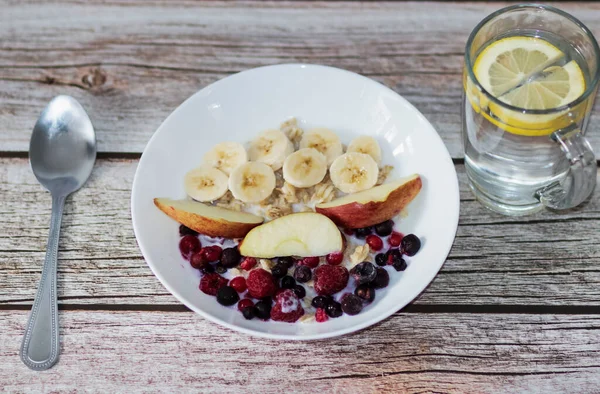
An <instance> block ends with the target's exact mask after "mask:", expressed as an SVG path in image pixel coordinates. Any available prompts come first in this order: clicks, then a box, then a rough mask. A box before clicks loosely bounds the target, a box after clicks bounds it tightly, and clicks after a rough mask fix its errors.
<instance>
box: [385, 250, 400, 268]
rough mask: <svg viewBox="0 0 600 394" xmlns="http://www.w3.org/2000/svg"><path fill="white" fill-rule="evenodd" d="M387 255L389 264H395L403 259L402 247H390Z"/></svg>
mask: <svg viewBox="0 0 600 394" xmlns="http://www.w3.org/2000/svg"><path fill="white" fill-rule="evenodd" d="M385 255H386V256H387V265H393V264H394V262H396V261H400V260H402V253H401V252H400V249H390V250H388V251H387V253H386V254H385Z"/></svg>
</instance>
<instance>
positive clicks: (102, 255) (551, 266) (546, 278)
mask: <svg viewBox="0 0 600 394" xmlns="http://www.w3.org/2000/svg"><path fill="white" fill-rule="evenodd" d="M136 166H137V161H135V160H131V161H130V160H99V161H98V162H97V164H96V167H95V168H94V172H93V173H92V177H91V179H90V181H89V183H88V184H87V185H86V187H84V188H82V189H81V190H80V191H79V192H77V193H75V194H74V195H73V196H72V197H71V198H70V199H69V200H68V201H67V204H66V208H65V216H64V219H63V227H62V233H61V243H60V251H59V283H60V284H59V297H60V302H61V303H62V304H63V305H68V304H71V305H73V304H76V305H79V304H88V305H92V304H112V305H117V304H128V305H134V304H137V305H139V304H154V305H159V304H160V305H176V304H178V302H177V301H176V300H175V299H174V298H173V297H172V296H171V295H170V294H169V293H168V292H167V291H166V290H165V289H164V288H163V287H162V285H161V284H160V283H159V282H158V280H157V279H156V278H155V277H154V275H153V274H152V272H151V271H150V269H149V268H148V267H147V265H146V263H145V262H144V260H143V258H142V257H141V253H140V251H139V249H138V247H137V244H136V242H135V237H134V234H133V229H132V224H131V219H130V210H129V199H130V192H131V182H132V180H133V175H134V172H135V168H136ZM457 171H458V174H459V180H460V190H461V216H460V226H459V229H458V233H457V237H456V241H455V243H454V247H453V249H452V251H451V253H450V256H449V257H448V260H447V262H446V264H445V265H444V268H443V269H442V271H441V273H440V274H439V275H438V276H437V278H436V279H435V281H434V282H433V283H432V284H431V286H430V287H429V288H428V289H427V290H426V291H425V293H424V294H422V295H421V296H420V297H419V298H418V300H417V301H416V302H415V304H417V305H431V304H436V305H440V304H444V305H446V304H451V305H482V306H484V305H533V306H535V305H540V306H543V305H546V306H547V305H596V306H600V270H599V269H598V267H599V266H600V252H599V250H598V247H597V244H598V242H599V235H598V234H600V200H599V199H598V197H599V195H600V191H599V190H597V191H596V193H595V194H594V196H593V197H592V198H591V200H590V201H589V202H588V203H587V204H586V205H584V206H582V207H580V208H578V209H575V210H572V211H569V212H566V213H564V214H560V215H557V214H554V213H551V212H542V213H539V214H536V215H533V216H529V217H525V218H510V217H505V216H500V215H497V214H494V213H491V212H489V211H487V210H486V209H484V208H483V207H482V206H481V205H480V204H479V203H478V202H476V201H474V199H473V197H472V195H471V194H470V191H469V190H468V187H467V185H466V179H465V174H464V167H463V166H460V165H459V166H457ZM0 179H1V180H2V182H1V183H0V193H1V194H2V196H3V204H2V208H1V209H0V223H2V226H3V236H2V237H0V261H2V264H0V283H2V286H1V287H0V304H29V303H31V302H32V299H33V297H34V293H35V288H36V286H37V282H38V280H39V276H40V271H41V262H42V261H43V257H44V251H45V247H46V240H47V232H48V221H49V217H50V197H49V195H48V193H46V192H45V191H44V190H43V189H42V188H41V186H39V185H38V184H37V181H36V180H35V178H34V177H33V175H32V173H31V170H30V168H29V164H28V161H27V160H26V159H19V158H5V159H0ZM174 247H176V245H174Z"/></svg>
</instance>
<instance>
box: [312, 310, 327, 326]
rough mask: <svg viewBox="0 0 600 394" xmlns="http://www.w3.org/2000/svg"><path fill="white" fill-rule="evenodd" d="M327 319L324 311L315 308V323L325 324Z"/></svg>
mask: <svg viewBox="0 0 600 394" xmlns="http://www.w3.org/2000/svg"><path fill="white" fill-rule="evenodd" d="M328 319H329V317H328V316H327V312H325V309H322V308H317V312H316V313H315V320H316V321H317V323H323V322H326V321H327V320H328Z"/></svg>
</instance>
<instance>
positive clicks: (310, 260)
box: [298, 257, 319, 268]
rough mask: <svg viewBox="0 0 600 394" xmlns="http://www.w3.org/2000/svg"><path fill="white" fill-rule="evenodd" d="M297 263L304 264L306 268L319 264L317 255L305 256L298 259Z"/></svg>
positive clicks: (315, 266)
mask: <svg viewBox="0 0 600 394" xmlns="http://www.w3.org/2000/svg"><path fill="white" fill-rule="evenodd" d="M298 264H300V265H305V266H307V267H308V268H317V266H318V265H319V258H318V257H305V258H303V259H302V260H300V262H299V263H298Z"/></svg>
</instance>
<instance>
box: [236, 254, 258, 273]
mask: <svg viewBox="0 0 600 394" xmlns="http://www.w3.org/2000/svg"><path fill="white" fill-rule="evenodd" d="M256 264H257V261H256V259H255V258H254V257H246V258H245V259H244V260H243V261H242V262H241V263H240V268H241V269H243V270H244V271H250V270H251V269H252V268H254V267H255V266H256Z"/></svg>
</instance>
